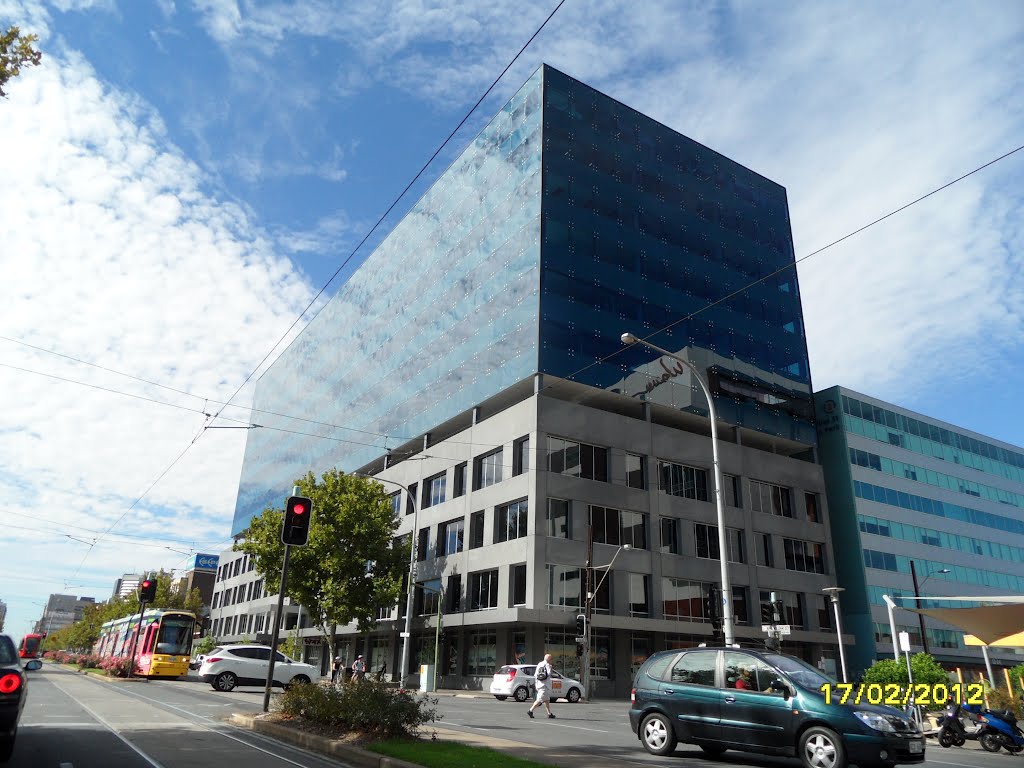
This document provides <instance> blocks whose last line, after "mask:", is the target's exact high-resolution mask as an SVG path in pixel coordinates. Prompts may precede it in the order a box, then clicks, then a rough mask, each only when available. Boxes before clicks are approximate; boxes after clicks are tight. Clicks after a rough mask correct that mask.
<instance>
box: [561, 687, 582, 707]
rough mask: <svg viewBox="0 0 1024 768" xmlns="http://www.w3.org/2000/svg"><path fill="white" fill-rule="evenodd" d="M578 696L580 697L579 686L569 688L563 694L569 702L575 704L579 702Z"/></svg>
mask: <svg viewBox="0 0 1024 768" xmlns="http://www.w3.org/2000/svg"><path fill="white" fill-rule="evenodd" d="M580 698H582V697H581V696H580V689H579V688H570V689H569V692H568V693H567V694H565V700H566V701H568V702H569V703H570V704H576V703H577V702H579V700H580Z"/></svg>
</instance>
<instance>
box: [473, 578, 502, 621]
mask: <svg viewBox="0 0 1024 768" xmlns="http://www.w3.org/2000/svg"><path fill="white" fill-rule="evenodd" d="M497 607H498V571H497V570H492V571H481V572H479V573H471V574H469V610H471V611H479V610H482V609H484V608H497Z"/></svg>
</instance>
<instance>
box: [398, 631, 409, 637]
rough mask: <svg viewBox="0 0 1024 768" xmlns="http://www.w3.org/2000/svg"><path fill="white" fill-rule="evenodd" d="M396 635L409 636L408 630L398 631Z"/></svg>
mask: <svg viewBox="0 0 1024 768" xmlns="http://www.w3.org/2000/svg"><path fill="white" fill-rule="evenodd" d="M398 636H399V637H409V633H408V632H399V633H398Z"/></svg>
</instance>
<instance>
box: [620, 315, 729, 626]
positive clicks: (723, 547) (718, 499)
mask: <svg viewBox="0 0 1024 768" xmlns="http://www.w3.org/2000/svg"><path fill="white" fill-rule="evenodd" d="M621 338H622V343H623V344H643V345H644V346H645V347H649V348H650V349H653V350H654V351H656V352H660V353H661V354H663V355H667V356H668V357H671V358H672V359H673V360H677V361H679V362H680V363H682V364H683V365H685V366H686V367H687V368H689V369H690V373H692V374H693V378H695V379H696V380H697V383H698V384H700V388H701V389H702V390H703V391H704V397H706V398H707V401H708V416H709V417H710V419H711V455H712V458H713V461H714V465H715V466H714V469H715V471H714V482H715V508H716V511H717V514H718V556H719V563H720V567H721V580H722V631H723V632H724V633H725V644H726V645H727V646H728V645H732V644H733V641H734V639H735V638H734V636H733V628H732V588H731V587H730V585H729V565H728V561H729V545H728V541H727V539H726V535H725V509H724V507H723V506H722V470H721V468H720V467H719V464H718V423H717V422H718V417H717V416H716V415H715V403H714V400H713V399H712V397H711V390H709V389H708V385H707V384H705V383H704V378H703V377H702V376H701V375H700V373H698V371H697V369H696V367H694V365H693V363H691V362H690V361H689V360H684V359H683V358H681V357H679V355H676V354H674V353H672V352H669V351H668V350H667V349H663V348H662V347H659V346H656V345H654V344H651V343H650V342H649V341H644V340H643V339H640V338H637V337H636V336H635V335H634V334H632V333H624V334H622V337H621Z"/></svg>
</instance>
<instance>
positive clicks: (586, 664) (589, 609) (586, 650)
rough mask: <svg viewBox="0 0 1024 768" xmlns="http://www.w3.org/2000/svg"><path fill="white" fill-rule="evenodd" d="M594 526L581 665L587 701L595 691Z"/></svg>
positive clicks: (589, 541)
mask: <svg viewBox="0 0 1024 768" xmlns="http://www.w3.org/2000/svg"><path fill="white" fill-rule="evenodd" d="M593 564H594V525H593V523H591V524H589V525H588V526H587V575H586V580H587V584H586V592H585V593H584V597H586V604H585V606H584V609H583V615H584V616H585V617H586V619H585V621H584V626H583V637H585V638H586V640H584V641H583V657H582V661H583V663H582V664H581V665H580V673H581V676H582V678H583V679H582V680H581V681H580V682H582V683H583V690H584V692H585V693H586V694H587V701H591V700H592V699H593V691H591V690H590V638H591V636H592V635H591V633H590V619H591V616H592V615H593V613H594V597H595V596H594V594H593V589H594V569H593Z"/></svg>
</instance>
